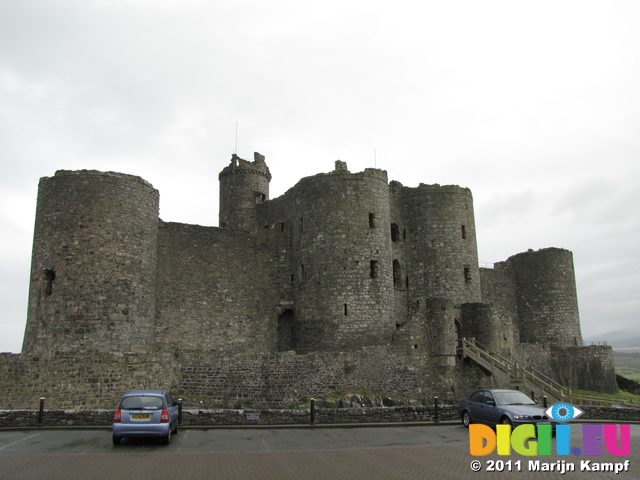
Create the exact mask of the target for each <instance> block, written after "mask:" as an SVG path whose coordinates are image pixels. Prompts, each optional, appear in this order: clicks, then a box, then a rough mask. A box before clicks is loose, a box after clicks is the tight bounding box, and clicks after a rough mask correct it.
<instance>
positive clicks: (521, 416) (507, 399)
mask: <svg viewBox="0 0 640 480" xmlns="http://www.w3.org/2000/svg"><path fill="white" fill-rule="evenodd" d="M459 413H460V419H461V420H462V423H463V425H464V426H465V427H468V426H469V424H470V423H484V424H485V425H489V426H495V425H497V424H499V423H503V424H508V425H513V426H514V427H516V426H518V425H522V424H525V423H530V424H534V425H537V424H550V423H551V424H553V423H555V422H551V419H550V418H549V417H548V416H547V415H546V414H545V408H544V407H543V406H542V405H538V404H537V403H536V402H534V401H533V400H531V399H530V398H529V397H527V396H526V395H525V394H524V393H522V392H520V391H518V390H499V389H487V390H478V391H477V392H473V393H472V394H471V395H469V396H468V397H466V398H463V399H462V402H461V403H460V408H459Z"/></svg>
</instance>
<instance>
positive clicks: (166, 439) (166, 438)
mask: <svg viewBox="0 0 640 480" xmlns="http://www.w3.org/2000/svg"><path fill="white" fill-rule="evenodd" d="M162 443H164V444H165V445H169V444H170V443H171V427H169V430H168V431H167V434H166V435H165V436H164V437H162Z"/></svg>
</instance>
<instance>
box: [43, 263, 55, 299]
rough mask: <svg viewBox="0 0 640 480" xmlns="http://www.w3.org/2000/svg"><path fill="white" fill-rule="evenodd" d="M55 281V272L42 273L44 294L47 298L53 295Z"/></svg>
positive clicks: (46, 271)
mask: <svg viewBox="0 0 640 480" xmlns="http://www.w3.org/2000/svg"><path fill="white" fill-rule="evenodd" d="M55 279H56V272H55V270H45V271H44V294H45V295H46V296H47V297H48V296H49V295H51V294H52V293H53V282H54V280H55Z"/></svg>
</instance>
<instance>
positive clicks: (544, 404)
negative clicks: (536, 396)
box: [542, 395, 547, 408]
mask: <svg viewBox="0 0 640 480" xmlns="http://www.w3.org/2000/svg"><path fill="white" fill-rule="evenodd" d="M542 406H543V407H544V408H547V396H546V395H545V396H544V397H542Z"/></svg>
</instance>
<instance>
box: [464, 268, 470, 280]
mask: <svg viewBox="0 0 640 480" xmlns="http://www.w3.org/2000/svg"><path fill="white" fill-rule="evenodd" d="M464 283H471V269H470V268H469V267H464Z"/></svg>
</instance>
